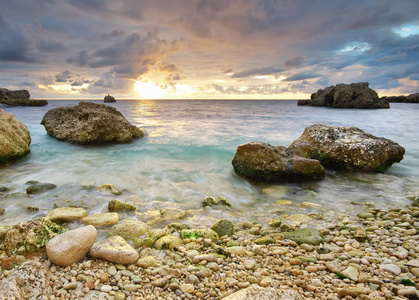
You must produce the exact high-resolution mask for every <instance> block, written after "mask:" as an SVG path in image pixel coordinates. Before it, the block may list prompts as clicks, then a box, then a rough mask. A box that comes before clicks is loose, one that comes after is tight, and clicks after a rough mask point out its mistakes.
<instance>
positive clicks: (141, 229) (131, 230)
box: [108, 219, 150, 240]
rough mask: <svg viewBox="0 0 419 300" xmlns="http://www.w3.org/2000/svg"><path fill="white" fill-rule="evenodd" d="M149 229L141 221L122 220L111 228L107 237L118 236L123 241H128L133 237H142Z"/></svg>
mask: <svg viewBox="0 0 419 300" xmlns="http://www.w3.org/2000/svg"><path fill="white" fill-rule="evenodd" d="M149 229H150V227H149V226H148V225H147V224H146V223H143V222H141V221H134V220H131V219H124V220H122V221H121V222H119V223H118V224H116V225H114V226H112V227H111V229H110V230H109V233H108V237H111V236H114V235H119V236H122V237H123V238H124V239H127V240H130V239H132V238H135V237H140V236H142V235H144V234H145V233H146V232H147V231H148V230H149Z"/></svg>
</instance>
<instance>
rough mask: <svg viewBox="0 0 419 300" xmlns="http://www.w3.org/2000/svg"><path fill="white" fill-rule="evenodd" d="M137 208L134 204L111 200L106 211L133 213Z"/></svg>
mask: <svg viewBox="0 0 419 300" xmlns="http://www.w3.org/2000/svg"><path fill="white" fill-rule="evenodd" d="M136 209H137V207H136V206H135V205H134V204H131V203H127V202H123V201H119V200H115V199H114V200H111V201H109V203H108V210H109V211H112V212H116V211H130V210H131V211H133V210H136Z"/></svg>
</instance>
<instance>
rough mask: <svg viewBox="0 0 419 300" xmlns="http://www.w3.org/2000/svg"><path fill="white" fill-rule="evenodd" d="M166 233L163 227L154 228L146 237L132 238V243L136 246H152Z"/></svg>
mask: <svg viewBox="0 0 419 300" xmlns="http://www.w3.org/2000/svg"><path fill="white" fill-rule="evenodd" d="M165 235H166V231H165V230H163V229H152V230H150V231H149V232H148V233H147V236H146V237H145V238H142V239H140V238H135V237H134V238H131V241H132V244H133V246H134V247H135V248H151V247H153V245H154V243H155V242H156V241H157V240H158V239H159V238H161V237H163V236H165Z"/></svg>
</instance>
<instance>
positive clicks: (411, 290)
mask: <svg viewBox="0 0 419 300" xmlns="http://www.w3.org/2000/svg"><path fill="white" fill-rule="evenodd" d="M416 291H417V289H416V288H415V287H414V286H406V287H404V288H402V289H399V290H398V291H397V295H398V296H404V297H409V296H413V295H415V294H416Z"/></svg>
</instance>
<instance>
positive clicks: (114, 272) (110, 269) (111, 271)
mask: <svg viewBox="0 0 419 300" xmlns="http://www.w3.org/2000/svg"><path fill="white" fill-rule="evenodd" d="M116 273H117V270H116V267H115V266H110V267H109V268H108V274H109V275H111V276H115V275H116Z"/></svg>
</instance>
